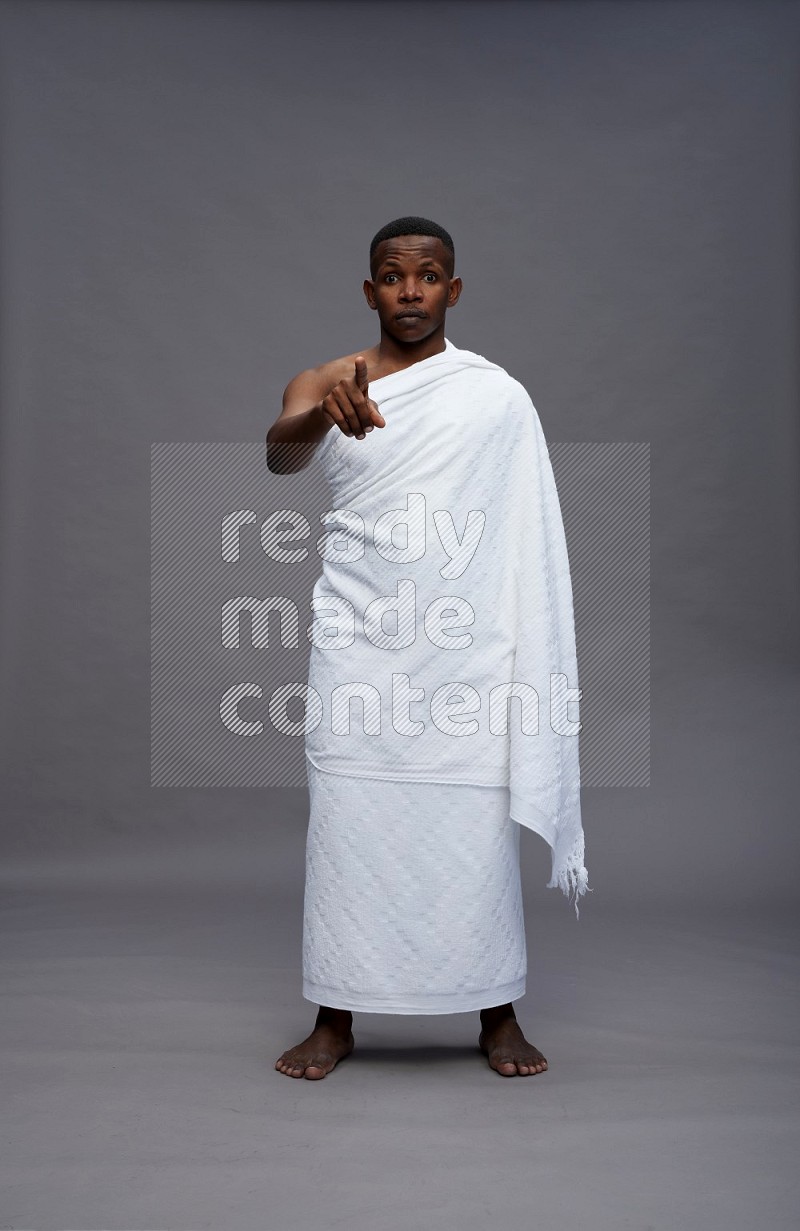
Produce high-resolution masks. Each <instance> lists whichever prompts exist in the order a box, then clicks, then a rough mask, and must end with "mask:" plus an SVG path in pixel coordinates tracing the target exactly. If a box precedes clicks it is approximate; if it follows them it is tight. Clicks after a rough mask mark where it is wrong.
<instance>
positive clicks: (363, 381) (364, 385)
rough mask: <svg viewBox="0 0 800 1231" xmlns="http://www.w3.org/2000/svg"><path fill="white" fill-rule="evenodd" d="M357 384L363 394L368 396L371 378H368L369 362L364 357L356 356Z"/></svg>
mask: <svg viewBox="0 0 800 1231" xmlns="http://www.w3.org/2000/svg"><path fill="white" fill-rule="evenodd" d="M356 384H357V385H358V387H359V389H360V390H361V392H362V393H363V394H366V392H367V389H368V387H369V378H368V376H367V361H366V359H365V358H364V356H363V355H356Z"/></svg>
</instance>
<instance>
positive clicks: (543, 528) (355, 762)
mask: <svg viewBox="0 0 800 1231" xmlns="http://www.w3.org/2000/svg"><path fill="white" fill-rule="evenodd" d="M369 396H370V397H371V398H373V399H374V401H375V402H376V403H377V404H378V406H379V408H380V410H381V413H382V414H383V416H384V418H385V419H386V427H385V428H382V429H380V428H376V429H374V430H373V431H372V432H371V433H368V434H367V436H366V437H365V439H364V440H355V439H353V438H352V437H346V436H344V435H343V434H342V433H341V432H340V431H339V430H338V429H337V428H334V429H332V430H331V431H330V432H329V433H328V434H327V436H326V437H325V439H324V441H323V442H322V444H321V445H320V447H319V449H318V451H317V459H318V460H319V462H320V464H321V465H322V467H323V470H324V473H325V475H326V478H327V480H328V483H329V485H330V488H331V492H332V496H333V503H334V507H335V512H333V513H329V514H328V515H327V517H326V518H325V519H324V520H325V525H326V532H325V534H324V535H323V539H322V540H320V545H321V548H322V552H321V554H322V555H323V572H322V576H321V577H320V578H319V579H318V581H317V583H316V585H315V588H314V598H313V607H314V627H313V630H312V651H311V661H310V667H309V697H315V698H316V699H315V701H314V704H313V705H312V704H308V705H307V714H308V723H309V725H308V730H307V733H306V754H307V758H308V775H309V792H310V802H311V813H310V821H309V830H308V839H307V863H306V874H307V875H306V893H305V910H304V933H303V971H304V975H303V994H304V996H305V997H306V998H308V999H310V1000H313V1001H315V1002H316V1003H321V1004H328V1005H331V1006H332V1007H338V1008H350V1009H360V1010H362V1011H367V1012H391V1013H449V1012H459V1011H466V1010H469V1009H475V1008H483V1007H489V1006H490V1005H492V1004H502V1003H505V1002H506V1001H509V1000H513V999H514V998H517V997H519V996H521V995H522V994H524V990H525V970H526V957H525V936H524V926H523V919H522V910H521V895H520V883H519V857H518V852H519V826H525V827H526V828H529V829H532V830H534V832H536V833H538V834H540V836H541V837H543V838H544V839H545V840H546V841H547V842H548V843H549V845H550V847H551V849H552V854H553V868H552V877H551V880H550V882H549V887H560V888H561V889H562V890H563V892H564V893H565V894H567V895H569V892H570V890H572V891H573V892H574V900H575V906H576V911H577V899H578V897H579V896H580V895H581V894H582V893H585V892H586V891H587V889H588V884H587V880H588V877H587V873H586V869H585V867H584V866H583V858H584V843H583V830H582V825H581V818H580V777H579V768H578V738H577V728H578V713H577V709H578V706H577V700H576V698H577V696H578V695H579V694H578V692H577V664H576V660H575V633H574V623H573V612H572V590H571V582H570V576H569V564H568V560H567V554H566V542H565V538H564V531H563V524H562V521H561V514H560V508H559V504H558V496H557V493H556V489H555V482H554V479H553V474H552V469H551V467H550V461H549V456H548V454H547V446H546V443H545V441H544V435H543V433H542V429H541V425H540V423H539V419H538V416H537V414H536V410H535V408H534V407H533V404H532V402H531V400H530V398H529V397H528V395H527V393H526V391H525V389H524V388H523V386H522V385H520V384H519V382H518V381H515V380H514V379H513V378H512V377H510V376H509V375H508V373H506V372H505V371H504V370H503V369H502V368H500V367H498V366H497V365H496V364H493V363H490V362H489V361H488V360H486V359H484V358H483V357H482V356H480V355H476V354H474V353H473V352H471V351H463V350H460V349H459V348H457V347H454V346H453V345H452V343H450V342H449V341H446V344H445V350H444V351H443V352H440V353H439V354H437V355H433V356H431V357H430V358H429V359H425V360H422V361H420V362H418V363H416V364H412V365H411V366H410V367H408V368H406V369H404V370H403V371H401V372H395V373H392V374H390V375H389V376H385V377H383V378H381V379H379V380H375V381H372V382H370V387H369ZM376 600H377V601H376ZM348 612H349V613H350V616H351V617H352V616H353V615H354V620H353V619H352V618H351V619H348ZM551 676H561V677H562V678H563V680H564V681H565V687H566V688H567V689H570V690H572V692H564V691H562V692H561V693H558V694H556V696H555V700H554V701H553V702H552V705H551V697H552V695H553V694H552V692H551V687H550V686H551ZM504 686H505V690H506V691H504ZM493 689H494V690H495V693H494V694H492V690H493ZM534 689H535V692H534V691H533V690H534ZM312 690H313V691H312ZM336 690H338V692H337V691H336ZM509 692H510V693H511V695H512V700H511V701H510V702H509V701H507V700H506V697H507V696H508V695H509ZM498 693H499V696H500V704H499V705H497V706H496V702H495V696H496V695H497V694H498ZM537 695H538V699H539V706H538V717H539V722H538V730H537V727H536V714H537V707H536V698H537ZM353 697H355V698H356V700H355V701H353V700H352V698H353ZM517 697H519V698H520V699H519V700H518V699H517ZM532 697H533V701H532V700H531V698H532ZM568 705H571V706H572V711H571V712H569V711H568V708H567V706H568ZM495 706H496V707H495ZM315 707H316V708H315ZM504 719H505V720H506V721H505V723H504ZM515 822H516V823H515Z"/></svg>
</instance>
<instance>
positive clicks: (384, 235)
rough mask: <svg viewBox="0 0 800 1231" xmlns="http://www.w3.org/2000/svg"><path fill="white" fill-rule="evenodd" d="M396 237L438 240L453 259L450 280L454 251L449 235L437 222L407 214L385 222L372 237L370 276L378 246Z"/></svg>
mask: <svg viewBox="0 0 800 1231" xmlns="http://www.w3.org/2000/svg"><path fill="white" fill-rule="evenodd" d="M398 235H432V236H433V237H434V238H435V239H440V240H441V241H442V243H443V244H444V246H445V248H447V249H448V251H449V252H450V254H451V256H452V258H453V260H452V266H451V269H450V277H451V278H452V276H453V270H454V269H455V263H456V250H455V245H454V244H453V240H452V238H451V236H450V234H449V233H448V232H447V231H445V229H444V227H440V226H439V224H438V222H431V220H430V218H419V217H417V216H416V215H414V214H407V215H406V216H405V217H404V218H395V219H394V221H393V222H387V223H386V226H385V227H381V229H380V231H378V232H377V233H376V234H375V235H374V236H373V237H372V243H371V244H370V246H369V272H370V273H371V274H372V273H374V272H375V266H374V257H375V249H376V248H377V247H378V244H380V243H383V241H384V240H385V239H396V238H397V236H398Z"/></svg>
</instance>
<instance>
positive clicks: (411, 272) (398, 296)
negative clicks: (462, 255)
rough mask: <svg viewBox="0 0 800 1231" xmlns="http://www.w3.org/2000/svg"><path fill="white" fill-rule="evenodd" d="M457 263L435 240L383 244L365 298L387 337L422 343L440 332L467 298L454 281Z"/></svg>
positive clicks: (407, 238) (401, 239) (411, 239)
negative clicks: (453, 267)
mask: <svg viewBox="0 0 800 1231" xmlns="http://www.w3.org/2000/svg"><path fill="white" fill-rule="evenodd" d="M452 259H453V258H452V256H451V254H450V252H449V250H448V249H447V248H445V246H444V244H443V243H442V241H441V240H440V239H438V238H437V237H436V236H433V235H399V236H398V237H397V238H396V239H385V240H383V242H382V243H380V244H379V245H378V247H377V248H376V250H375V256H374V262H375V272H374V277H373V278H372V279H367V280H366V281H365V282H364V294H365V295H366V297H367V302H368V303H369V306H370V307H371V308H374V309H375V310H376V311H377V313H378V316H379V317H380V322H381V327H382V329H383V330H384V331H385V332H386V333H389V334H391V336H392V337H393V338H396V339H397V340H398V341H400V340H403V339H405V340H407V341H409V342H421V341H423V340H424V339H425V338H427V337H428V336H429V335H430V334H432V333H433V332H434V331H435V330H436V329H438V328H439V326H440V325H441V324H442V322H443V321H444V318H445V313H446V311H447V309H448V308H450V307H452V305H453V304H454V303H456V302H457V301H458V297H459V295H460V294H461V279H460V278H451V277H450V276H449V271H450V263H451V261H452Z"/></svg>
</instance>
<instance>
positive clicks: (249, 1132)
mask: <svg viewBox="0 0 800 1231" xmlns="http://www.w3.org/2000/svg"><path fill="white" fill-rule="evenodd" d="M799 35H800V9H798V6H797V5H796V4H791V3H784V4H774V3H758V4H757V3H741V4H737V3H725V4H705V3H696V4H688V3H640V4H633V3H631V4H615V3H603V4H599V3H591V4H589V3H587V4H582V3H569V2H566V3H558V4H537V3H527V4H506V3H493V4H491V5H490V4H488V3H487V4H481V3H453V4H450V3H444V4H440V3H428V4H407V5H402V6H398V5H389V4H386V5H384V4H380V3H361V4H358V3H349V4H340V3H327V4H320V5H314V4H306V3H300V4H291V5H290V4H270V3H264V4H258V3H250V4H239V3H205V4H193V3H125V2H118V3H95V4H83V3H70V4H44V3H36V2H34V3H26V4H21V3H5V4H3V5H2V7H0V37H1V38H2V53H1V56H2V59H1V60H0V67H1V68H2V157H3V170H2V188H1V192H2V207H3V209H2V232H1V243H2V253H1V255H2V321H1V322H0V356H1V364H0V391H1V393H2V407H3V417H2V462H1V463H0V465H1V466H2V470H1V473H0V480H1V482H2V490H1V494H0V498H1V499H2V523H1V526H0V530H1V533H2V543H1V544H0V550H1V551H2V556H1V560H2V582H3V588H2V608H1V609H0V617H1V618H2V648H3V660H2V681H1V682H2V690H1V695H2V731H1V734H2V749H3V760H4V799H5V807H4V812H3V828H2V835H0V836H1V838H2V845H3V853H4V860H3V863H4V880H5V885H6V890H5V896H4V929H3V932H4V949H5V964H4V978H5V984H4V986H5V987H6V989H7V992H8V997H7V1011H6V1013H5V1025H4V1028H3V1029H4V1033H5V1056H6V1063H7V1071H8V1073H9V1079H10V1093H11V1096H12V1097H11V1099H10V1110H11V1112H12V1118H10V1119H9V1123H8V1126H7V1131H6V1134H5V1136H6V1138H7V1147H6V1148H5V1149H4V1164H3V1167H4V1189H3V1198H2V1201H3V1205H2V1208H0V1226H3V1227H19V1228H23V1227H37V1228H66V1227H73V1228H77V1227H81V1228H99V1227H104V1228H115V1229H116V1228H119V1229H120V1231H121V1229H123V1228H130V1227H134V1226H136V1227H140V1228H143V1227H148V1228H153V1229H156V1228H197V1227H209V1228H211V1227H214V1228H219V1227H222V1226H225V1227H228V1228H231V1229H235V1231H250V1228H253V1229H255V1228H264V1227H276V1228H281V1231H293V1229H295V1228H297V1229H298V1231H300V1229H301V1228H302V1229H305V1228H307V1227H309V1226H312V1225H314V1226H321V1227H331V1228H333V1227H338V1226H344V1225H348V1226H350V1227H357V1228H362V1227H363V1228H367V1227H369V1228H370V1229H371V1231H376V1229H379V1231H384V1229H385V1231H395V1229H399V1228H401V1227H402V1228H407V1227H409V1226H436V1227H450V1226H453V1227H456V1226H457V1227H460V1228H467V1229H471V1228H478V1227H483V1226H485V1225H486V1223H487V1221H491V1220H494V1219H497V1220H498V1221H501V1220H502V1221H503V1222H504V1225H507V1226H509V1227H522V1226H528V1225H530V1224H531V1222H532V1221H533V1219H534V1218H535V1219H536V1220H537V1222H538V1224H539V1225H541V1226H543V1227H551V1226H555V1225H559V1226H565V1227H569V1228H571V1229H578V1228H584V1227H585V1228H592V1231H598V1229H604V1228H609V1229H612V1228H613V1229H614V1231H620V1229H621V1228H642V1231H644V1229H645V1228H657V1229H658V1231H661V1229H662V1228H673V1227H679V1226H692V1227H703V1228H706V1227H708V1228H720V1229H722V1228H725V1229H726V1231H731V1229H732V1228H743V1229H744V1228H747V1229H748V1231H749V1229H751V1228H752V1227H753V1226H754V1225H755V1224H756V1221H758V1222H759V1223H760V1225H763V1226H768V1227H771V1228H783V1227H787V1228H788V1227H790V1226H794V1225H795V1224H796V1198H795V1196H794V1191H795V1174H796V1169H795V1165H794V1159H795V1157H796V1150H797V1134H796V1126H797V1115H796V1112H797V1063H796V1062H797V1040H796V1032H795V1031H794V1030H793V1029H792V1028H791V1027H792V1025H793V1023H794V1020H795V1018H794V1014H796V1008H797V997H796V988H797V982H796V977H797V970H796V959H795V941H796V928H795V914H794V911H795V908H796V890H795V886H796V883H797V870H798V867H797V853H798V839H797V824H796V816H797V806H796V801H795V791H794V785H795V783H794V767H795V758H796V748H797V737H798V723H797V702H798V689H797V680H798V672H797V612H798V605H797V589H798V550H797V549H798V499H797V460H798V441H797V437H798V430H797V414H796V390H797V375H798V373H797V364H796V358H795V355H796V339H797V317H798V312H797V308H798V302H797V229H796V220H797V213H798V158H797V148H798V142H797V137H798V109H797V102H798V88H797V87H798V73H797V67H798V45H799V38H798V36H799ZM404 213H420V214H423V215H425V216H428V217H431V218H434V219H436V220H437V221H439V222H441V223H442V224H443V225H444V226H446V227H447V229H448V230H450V232H451V234H452V235H453V237H454V239H455V243H456V270H457V272H458V273H459V274H460V276H461V277H462V278H463V280H464V293H463V295H462V298H461V301H460V303H459V304H458V305H457V307H456V308H455V309H454V310H453V311H452V313H451V314H450V315H449V316H448V325H447V335H448V337H449V338H450V339H451V341H453V342H454V343H455V344H456V345H458V346H462V347H465V348H468V349H472V350H476V351H478V352H480V353H481V354H484V355H486V356H487V357H489V358H491V359H493V360H494V361H495V362H497V363H500V364H502V365H503V366H504V367H506V368H507V370H508V371H509V372H510V373H511V374H512V375H513V376H515V377H516V378H517V379H519V380H521V381H522V382H523V384H524V385H525V386H526V388H527V389H528V391H529V392H530V394H531V397H532V398H533V401H534V403H535V404H536V406H537V409H538V411H539V414H540V417H541V420H542V424H543V427H544V430H545V435H546V436H547V438H548V440H550V441H610V442H614V441H649V442H650V445H651V462H652V471H651V477H652V510H651V516H652V521H651V536H652V537H651V564H652V586H651V597H652V624H651V636H652V677H651V681H652V750H651V773H652V776H651V784H650V786H649V787H646V788H642V789H628V790H625V789H606V790H603V789H590V790H587V791H586V792H585V795H584V825H585V829H586V834H587V864H588V867H589V873H590V884H591V885H592V886H593V888H594V893H593V895H589V896H588V897H587V898H585V899H583V903H582V908H581V919H580V922H579V923H578V922H576V920H575V916H574V912H573V911H572V910H571V909H570V908H569V907H568V906H567V904H566V903H565V901H564V899H563V897H561V895H558V894H557V893H554V892H552V891H551V892H546V891H545V889H544V883H545V881H546V879H547V877H548V875H549V852H548V850H547V848H546V846H545V845H544V843H542V842H541V841H540V840H538V839H536V838H535V837H534V835H525V839H526V840H524V841H523V865H524V866H523V873H524V884H525V898H526V917H527V929H528V947H529V979H528V994H527V996H526V997H525V999H524V1000H523V1001H522V1002H521V1003H520V1004H518V1006H517V1013H518V1016H519V1018H520V1021H521V1022H522V1023H523V1025H524V1027H525V1028H526V1031H527V1033H528V1036H529V1037H530V1038H532V1039H533V1040H534V1041H535V1042H536V1043H537V1045H538V1046H540V1047H541V1048H542V1050H543V1051H544V1052H545V1054H546V1055H547V1057H548V1060H549V1065H550V1068H549V1071H548V1073H547V1074H545V1075H542V1076H540V1077H538V1078H528V1079H517V1080H514V1081H511V1082H510V1084H509V1082H508V1080H507V1079H503V1078H500V1077H499V1076H498V1075H497V1074H496V1073H493V1072H492V1071H491V1070H489V1069H488V1067H487V1066H486V1065H485V1061H483V1059H482V1057H481V1056H480V1055H479V1053H478V1052H477V1051H476V1049H475V1042H476V1038H477V1028H478V1022H477V1015H475V1016H474V1017H473V1016H470V1015H454V1016H450V1017H440V1018H437V1017H428V1018H425V1017H413V1018H405V1019H403V1018H392V1017H388V1016H382V1015H356V1023H355V1033H356V1041H357V1050H356V1052H355V1053H354V1054H353V1056H352V1057H351V1058H350V1059H348V1060H347V1061H345V1062H343V1063H342V1064H341V1065H340V1067H339V1068H338V1069H337V1070H336V1071H335V1072H334V1073H333V1074H332V1075H331V1076H330V1077H328V1078H326V1080H325V1081H323V1082H319V1083H312V1082H308V1081H299V1082H297V1081H292V1080H291V1079H289V1078H286V1077H284V1076H282V1075H281V1074H278V1073H276V1072H275V1071H274V1070H273V1068H272V1065H273V1063H274V1060H275V1058H276V1057H277V1056H278V1055H279V1054H280V1052H281V1051H282V1050H283V1048H284V1047H286V1046H288V1045H289V1044H290V1043H294V1042H297V1041H299V1039H300V1038H302V1037H303V1036H304V1035H305V1034H306V1033H307V1032H308V1030H309V1029H310V1026H311V1024H312V1021H313V1012H314V1010H313V1006H311V1005H310V1004H309V1003H308V1002H306V1001H304V1000H303V999H302V997H301V994H300V923H301V910H302V884H303V846H304V840H305V824H306V820H307V799H306V796H305V792H303V791H301V790H294V789H275V790H247V789H238V790H237V789H218V790H217V789H213V790H212V789H207V790H199V789H198V790H194V789H160V790H154V789H152V788H151V787H150V785H149V707H150V688H149V584H150V576H149V540H148V532H149V464H150V446H151V442H153V441H204V442H211V441H225V442H236V441H241V442H258V441H262V440H263V437H264V435H265V433H266V429H267V427H268V426H269V424H270V423H271V422H272V420H273V419H274V418H275V416H276V414H277V413H278V410H279V405H280V395H281V392H282V390H283V387H284V386H285V384H286V383H287V381H288V380H289V378H290V377H291V376H292V375H294V374H295V372H297V371H299V370H301V369H302V368H305V367H308V366H310V365H312V364H316V363H319V362H321V361H322V360H324V359H328V358H331V357H333V356H335V355H338V354H342V353H345V352H347V351H352V350H355V349H357V348H359V347H366V346H369V345H371V344H372V343H373V342H374V341H376V340H377V336H376V319H375V316H374V314H373V313H371V312H370V311H369V309H368V308H367V306H366V304H365V302H364V300H363V296H362V292H361V282H362V281H363V278H364V277H365V276H368V267H367V255H368V245H369V240H370V238H371V236H372V234H373V233H374V232H375V231H376V230H377V229H378V228H379V227H380V226H381V225H383V223H384V222H386V221H388V220H389V219H391V218H393V217H396V216H398V215H400V214H404ZM584 904H585V905H584ZM5 1108H6V1111H7V1112H8V1111H9V1101H7V1102H6V1104H5ZM409 1203H410V1204H409Z"/></svg>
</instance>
